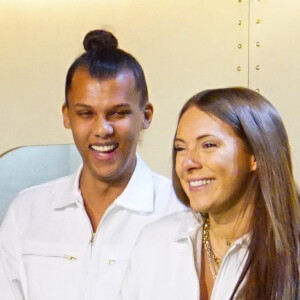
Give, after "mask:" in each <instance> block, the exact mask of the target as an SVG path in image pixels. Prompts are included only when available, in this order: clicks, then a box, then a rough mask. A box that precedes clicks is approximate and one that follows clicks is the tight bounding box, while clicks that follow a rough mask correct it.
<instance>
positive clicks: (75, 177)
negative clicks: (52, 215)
mask: <svg viewBox="0 0 300 300" xmlns="http://www.w3.org/2000/svg"><path fill="white" fill-rule="evenodd" d="M81 170H82V164H81V165H80V167H79V168H78V169H77V171H76V172H75V173H73V174H72V175H70V176H69V180H67V181H66V182H65V185H64V186H63V188H61V190H60V194H58V195H57V194H55V195H53V197H55V198H56V200H55V201H54V204H53V208H54V209H60V208H64V207H67V206H69V205H72V204H76V203H83V199H82V196H81V192H80V189H79V179H80V175H81ZM56 192H57V190H55V193H56Z"/></svg>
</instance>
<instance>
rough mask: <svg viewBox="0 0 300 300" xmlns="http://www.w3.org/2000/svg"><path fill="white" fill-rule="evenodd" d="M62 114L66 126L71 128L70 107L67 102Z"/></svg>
mask: <svg viewBox="0 0 300 300" xmlns="http://www.w3.org/2000/svg"><path fill="white" fill-rule="evenodd" d="M62 115H63V122H64V126H65V128H67V129H70V128H71V126H70V119H69V108H68V106H67V104H66V103H64V104H63V106H62Z"/></svg>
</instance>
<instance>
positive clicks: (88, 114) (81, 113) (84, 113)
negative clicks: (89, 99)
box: [77, 110, 93, 117]
mask: <svg viewBox="0 0 300 300" xmlns="http://www.w3.org/2000/svg"><path fill="white" fill-rule="evenodd" d="M77 113H78V115H79V116H81V117H91V116H93V112H92V111H89V110H83V111H79V112H77Z"/></svg>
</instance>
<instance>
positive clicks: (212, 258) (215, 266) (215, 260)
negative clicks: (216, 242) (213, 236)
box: [202, 217, 222, 279]
mask: <svg viewBox="0 0 300 300" xmlns="http://www.w3.org/2000/svg"><path fill="white" fill-rule="evenodd" d="M202 243H203V246H204V249H205V251H206V253H207V257H208V264H209V269H210V271H211V273H212V275H213V277H214V279H216V277H217V274H218V271H219V268H220V265H221V263H222V259H221V258H219V257H218V256H216V255H215V253H214V251H213V249H212V246H211V243H210V238H209V218H208V217H207V218H206V220H205V222H204V225H203V236H202Z"/></svg>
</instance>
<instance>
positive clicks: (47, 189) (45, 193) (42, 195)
mask: <svg viewBox="0 0 300 300" xmlns="http://www.w3.org/2000/svg"><path fill="white" fill-rule="evenodd" d="M73 180H74V174H72V175H69V176H64V177H60V178H57V179H54V180H51V181H47V182H45V183H42V184H39V185H35V186H31V187H28V188H26V189H24V190H22V191H20V192H19V194H18V195H17V197H16V198H15V199H14V201H13V203H15V205H17V204H21V203H22V202H23V201H25V199H26V204H27V205H28V204H29V203H30V201H40V202H41V201H43V200H42V199H44V200H46V199H49V200H53V199H54V198H55V196H56V195H58V194H61V193H62V191H64V190H65V189H69V188H70V185H71V184H72V182H73Z"/></svg>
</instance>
